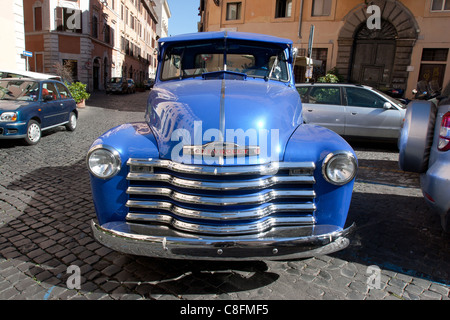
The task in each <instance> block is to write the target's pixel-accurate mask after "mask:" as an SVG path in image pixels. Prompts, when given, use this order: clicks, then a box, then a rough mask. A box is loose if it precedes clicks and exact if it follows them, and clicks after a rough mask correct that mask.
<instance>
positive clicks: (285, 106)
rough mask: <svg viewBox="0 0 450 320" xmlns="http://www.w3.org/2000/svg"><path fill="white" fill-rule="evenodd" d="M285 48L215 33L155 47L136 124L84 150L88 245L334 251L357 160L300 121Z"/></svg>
mask: <svg viewBox="0 0 450 320" xmlns="http://www.w3.org/2000/svg"><path fill="white" fill-rule="evenodd" d="M292 47H293V43H292V41H291V40H287V39H281V38H277V37H272V36H265V35H259V34H249V33H239V32H227V31H225V32H201V33H196V34H189V35H180V36H173V37H169V38H162V39H160V40H159V53H158V54H159V57H158V61H161V63H160V64H159V66H158V69H157V76H156V82H155V85H154V87H153V89H152V91H151V92H150V93H149V97H148V101H147V106H146V114H145V118H144V119H143V121H142V122H138V123H128V124H123V125H120V126H118V127H116V128H113V129H111V130H110V131H108V132H106V133H104V134H103V135H101V136H100V137H99V138H98V139H96V140H95V142H94V143H93V144H92V146H91V148H90V150H89V151H88V154H87V166H88V169H89V172H90V179H91V186H92V193H93V200H94V204H95V208H96V219H94V220H92V223H91V226H92V231H93V235H94V237H95V239H97V241H99V242H100V243H101V244H103V245H105V246H107V247H110V248H112V249H114V250H117V251H121V252H125V253H129V254H136V255H144V256H151V257H163V258H178V259H201V260H261V259H263V260H265V259H267V260H270V259H276V260H279V259H291V258H300V257H310V256H314V255H320V254H328V253H331V252H334V251H337V250H340V249H343V248H345V247H346V246H347V245H348V243H349V239H348V234H349V233H350V231H351V230H352V227H353V224H350V225H346V220H347V214H348V209H349V205H350V200H351V197H352V190H353V184H354V179H355V175H356V171H357V159H356V156H355V153H354V151H353V150H352V148H351V147H350V145H349V144H348V143H347V142H346V141H345V140H344V139H343V138H342V137H340V136H339V135H338V134H336V133H334V132H332V131H330V130H328V129H326V128H322V127H319V126H315V125H308V124H303V121H302V113H301V110H302V105H301V101H300V96H299V95H298V93H297V91H296V89H295V86H294V76H293V62H294V61H295V50H293V49H292ZM225 61H226V65H225V64H224V62H225Z"/></svg>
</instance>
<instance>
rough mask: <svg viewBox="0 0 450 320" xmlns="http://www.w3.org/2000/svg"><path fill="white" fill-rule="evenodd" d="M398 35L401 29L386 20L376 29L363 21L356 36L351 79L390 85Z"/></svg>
mask: <svg viewBox="0 0 450 320" xmlns="http://www.w3.org/2000/svg"><path fill="white" fill-rule="evenodd" d="M397 37H398V36H397V30H396V29H395V27H394V26H393V25H392V23H390V22H388V21H386V20H383V21H382V24H381V29H374V30H371V29H369V28H368V27H367V24H366V23H362V24H361V25H360V27H359V29H358V31H357V32H356V34H355V37H354V43H353V54H352V64H351V71H350V82H352V83H360V84H366V85H370V86H373V87H375V88H383V87H390V86H391V80H392V73H393V67H394V61H395V52H396V39H397Z"/></svg>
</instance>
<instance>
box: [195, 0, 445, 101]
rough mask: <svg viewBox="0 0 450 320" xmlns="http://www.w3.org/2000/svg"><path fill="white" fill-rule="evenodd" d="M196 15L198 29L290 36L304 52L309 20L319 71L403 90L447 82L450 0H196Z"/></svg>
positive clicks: (301, 69) (300, 69)
mask: <svg viewBox="0 0 450 320" xmlns="http://www.w3.org/2000/svg"><path fill="white" fill-rule="evenodd" d="M200 16H201V21H200V24H199V31H218V30H235V31H243V32H256V33H264V34H271V35H276V36H280V37H284V38H289V39H292V40H293V41H294V45H295V46H296V47H297V48H299V49H300V50H299V51H300V53H301V54H302V55H307V48H308V43H309V35H310V30H311V26H312V25H314V41H313V49H312V56H311V58H312V59H313V60H314V70H315V75H316V76H320V75H322V74H324V73H325V72H327V71H328V70H330V69H332V68H336V70H337V71H338V72H339V74H340V75H341V76H342V77H343V78H344V81H348V82H354V83H362V84H368V85H372V86H374V87H378V88H383V89H384V88H397V89H403V90H406V96H408V97H411V96H412V94H411V91H412V89H414V88H415V87H416V85H417V82H418V81H419V80H425V81H427V82H432V81H433V82H434V83H437V84H438V85H439V86H441V87H442V86H445V85H446V84H447V83H449V82H450V66H449V64H450V55H449V48H450V33H449V32H447V30H450V0H397V1H396V0H374V1H368V0H345V1H343V0H200ZM374 18H377V20H374ZM375 22H377V23H378V24H377V23H375ZM301 61H304V60H299V63H298V66H297V67H296V81H298V82H301V81H304V73H305V66H304V63H303V64H302V62H301Z"/></svg>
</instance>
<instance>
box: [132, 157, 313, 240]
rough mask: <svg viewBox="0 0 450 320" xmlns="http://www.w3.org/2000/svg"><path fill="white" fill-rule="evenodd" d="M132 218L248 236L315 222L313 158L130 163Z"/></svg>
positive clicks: (203, 231) (195, 230) (202, 232)
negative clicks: (227, 163) (239, 163)
mask: <svg viewBox="0 0 450 320" xmlns="http://www.w3.org/2000/svg"><path fill="white" fill-rule="evenodd" d="M127 165H128V168H129V172H128V175H127V180H128V184H129V186H128V189H127V194H128V201H127V203H126V206H127V207H128V210H129V212H128V214H127V221H130V222H133V223H146V224H158V225H164V226H167V227H170V228H173V229H175V230H180V231H185V232H192V233H195V234H199V235H215V236H228V235H246V234H256V233H261V232H265V231H268V230H270V229H271V228H274V227H294V226H312V225H314V223H315V217H314V213H315V209H316V207H315V192H314V184H315V179H314V169H315V165H314V163H313V162H289V163H286V162H274V163H269V164H265V165H245V166H199V165H186V164H180V163H175V162H172V161H169V160H160V159H129V161H128V162H127Z"/></svg>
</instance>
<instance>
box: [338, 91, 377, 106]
mask: <svg viewBox="0 0 450 320" xmlns="http://www.w3.org/2000/svg"><path fill="white" fill-rule="evenodd" d="M346 92H347V104H348V105H349V106H351V107H364V108H383V105H384V103H385V102H386V101H385V100H383V98H381V97H380V96H378V95H377V94H375V93H373V92H370V91H369V90H366V89H361V88H346Z"/></svg>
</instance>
